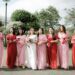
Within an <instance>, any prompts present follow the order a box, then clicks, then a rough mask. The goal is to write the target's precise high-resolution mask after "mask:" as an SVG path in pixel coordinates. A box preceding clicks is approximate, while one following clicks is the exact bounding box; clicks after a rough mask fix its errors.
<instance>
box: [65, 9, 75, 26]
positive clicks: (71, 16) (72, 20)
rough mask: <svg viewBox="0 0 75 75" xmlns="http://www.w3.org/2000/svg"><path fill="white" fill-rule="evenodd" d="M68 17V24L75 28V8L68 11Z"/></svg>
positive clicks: (66, 18)
mask: <svg viewBox="0 0 75 75" xmlns="http://www.w3.org/2000/svg"><path fill="white" fill-rule="evenodd" d="M66 11H67V16H66V17H65V20H66V23H67V24H71V25H73V26H75V8H72V9H66Z"/></svg>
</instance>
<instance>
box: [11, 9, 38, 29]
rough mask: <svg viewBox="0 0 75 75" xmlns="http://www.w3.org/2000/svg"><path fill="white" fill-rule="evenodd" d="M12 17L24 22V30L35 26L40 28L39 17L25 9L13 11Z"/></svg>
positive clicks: (14, 19)
mask: <svg viewBox="0 0 75 75" xmlns="http://www.w3.org/2000/svg"><path fill="white" fill-rule="evenodd" d="M11 19H12V21H21V22H23V23H24V24H23V28H24V30H28V29H29V28H30V27H34V28H35V29H38V28H39V23H38V19H37V17H36V16H35V15H33V14H31V13H29V12H27V11H25V10H16V11H15V12H13V14H12V16H11Z"/></svg>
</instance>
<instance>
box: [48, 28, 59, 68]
mask: <svg viewBox="0 0 75 75" xmlns="http://www.w3.org/2000/svg"><path fill="white" fill-rule="evenodd" d="M47 39H48V42H47V57H48V64H49V67H50V68H52V69H56V68H57V42H58V40H57V37H56V36H55V33H54V29H53V28H49V34H48V35H47Z"/></svg>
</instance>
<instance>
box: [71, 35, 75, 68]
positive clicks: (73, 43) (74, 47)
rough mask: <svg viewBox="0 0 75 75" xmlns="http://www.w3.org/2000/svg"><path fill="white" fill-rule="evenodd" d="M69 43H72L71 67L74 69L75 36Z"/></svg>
mask: <svg viewBox="0 0 75 75" xmlns="http://www.w3.org/2000/svg"><path fill="white" fill-rule="evenodd" d="M71 43H72V64H73V67H75V35H73V36H72V39H71Z"/></svg>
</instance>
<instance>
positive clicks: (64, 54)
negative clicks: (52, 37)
mask: <svg viewBox="0 0 75 75" xmlns="http://www.w3.org/2000/svg"><path fill="white" fill-rule="evenodd" d="M59 30H60V31H59V32H58V39H59V44H58V55H59V64H60V66H61V68H62V69H68V57H69V45H68V35H67V32H66V28H65V26H64V25H61V26H60V28H59Z"/></svg>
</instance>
